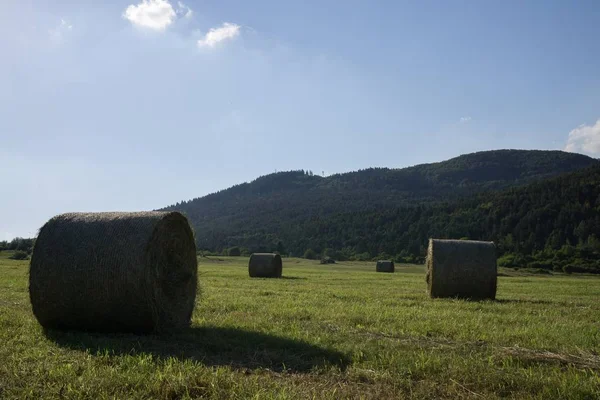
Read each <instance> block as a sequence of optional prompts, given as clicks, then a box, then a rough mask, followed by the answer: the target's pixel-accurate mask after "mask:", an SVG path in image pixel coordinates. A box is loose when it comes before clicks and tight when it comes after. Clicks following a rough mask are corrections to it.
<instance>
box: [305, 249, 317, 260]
mask: <svg viewBox="0 0 600 400" xmlns="http://www.w3.org/2000/svg"><path fill="white" fill-rule="evenodd" d="M304 258H306V259H307V260H316V259H317V253H316V252H315V251H314V250H313V249H307V250H306V251H305V252H304Z"/></svg>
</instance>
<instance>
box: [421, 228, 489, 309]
mask: <svg viewBox="0 0 600 400" xmlns="http://www.w3.org/2000/svg"><path fill="white" fill-rule="evenodd" d="M496 275H497V268H496V247H495V246H494V243H493V242H479V241H474V240H441V239H430V240H429V248H428V250H427V277H426V281H427V288H428V291H429V295H430V296H431V297H460V298H470V299H474V300H482V299H495V298H496V281H497V277H496Z"/></svg>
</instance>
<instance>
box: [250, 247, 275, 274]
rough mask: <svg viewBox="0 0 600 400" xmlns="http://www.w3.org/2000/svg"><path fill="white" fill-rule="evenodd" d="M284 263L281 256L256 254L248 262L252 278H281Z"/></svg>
mask: <svg viewBox="0 0 600 400" xmlns="http://www.w3.org/2000/svg"><path fill="white" fill-rule="evenodd" d="M282 266H283V263H282V261H281V256H280V255H279V254H272V253H254V254H252V255H251V256H250V261H249V262H248V272H249V273H250V277H251V278H281V272H282Z"/></svg>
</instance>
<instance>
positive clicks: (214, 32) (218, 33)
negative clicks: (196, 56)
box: [198, 22, 240, 47]
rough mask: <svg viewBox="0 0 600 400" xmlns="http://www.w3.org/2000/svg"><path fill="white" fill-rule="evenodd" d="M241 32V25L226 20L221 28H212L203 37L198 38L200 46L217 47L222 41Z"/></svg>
mask: <svg viewBox="0 0 600 400" xmlns="http://www.w3.org/2000/svg"><path fill="white" fill-rule="evenodd" d="M239 34H240V26H239V25H236V24H232V23H229V22H225V23H224V24H223V25H222V26H221V27H220V28H211V29H210V30H209V31H208V33H207V34H206V35H205V36H204V38H203V39H200V40H198V46H199V47H215V46H216V45H217V44H219V43H220V42H222V41H224V40H228V39H233V38H235V37H236V36H238V35H239Z"/></svg>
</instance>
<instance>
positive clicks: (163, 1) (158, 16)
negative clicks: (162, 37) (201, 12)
mask: <svg viewBox="0 0 600 400" xmlns="http://www.w3.org/2000/svg"><path fill="white" fill-rule="evenodd" d="M190 11H191V10H190ZM123 18H125V19H127V20H128V21H129V22H131V23H132V24H133V25H135V26H139V27H143V28H148V29H152V30H155V31H164V30H165V29H167V27H168V26H169V25H171V24H172V23H173V22H174V21H175V19H176V18H177V14H176V13H175V10H174V9H173V6H172V5H171V3H169V2H168V1H167V0H142V2H141V3H139V4H137V5H134V4H131V5H129V6H128V7H127V8H126V9H125V12H123Z"/></svg>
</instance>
